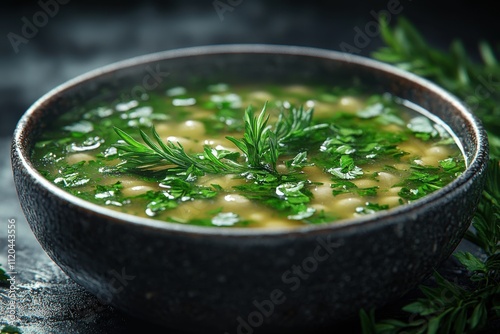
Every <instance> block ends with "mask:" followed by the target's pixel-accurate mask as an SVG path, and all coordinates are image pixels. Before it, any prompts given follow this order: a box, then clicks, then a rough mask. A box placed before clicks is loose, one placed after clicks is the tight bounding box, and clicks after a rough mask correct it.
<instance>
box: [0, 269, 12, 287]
mask: <svg viewBox="0 0 500 334" xmlns="http://www.w3.org/2000/svg"><path fill="white" fill-rule="evenodd" d="M9 278H10V276H9V275H8V274H7V272H6V271H5V269H3V268H2V265H1V264H0V286H9V285H10V282H9V281H8V279H9Z"/></svg>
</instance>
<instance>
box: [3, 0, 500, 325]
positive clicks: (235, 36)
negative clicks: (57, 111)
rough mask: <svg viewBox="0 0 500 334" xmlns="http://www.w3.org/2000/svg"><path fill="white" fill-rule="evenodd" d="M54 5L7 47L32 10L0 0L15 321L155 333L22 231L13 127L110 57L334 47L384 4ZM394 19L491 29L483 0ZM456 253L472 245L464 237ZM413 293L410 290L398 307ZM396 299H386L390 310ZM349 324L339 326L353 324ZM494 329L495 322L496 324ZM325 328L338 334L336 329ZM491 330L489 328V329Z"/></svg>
mask: <svg viewBox="0 0 500 334" xmlns="http://www.w3.org/2000/svg"><path fill="white" fill-rule="evenodd" d="M87 3H88V4H87V5H85V6H84V5H82V4H78V3H76V2H75V3H73V2H70V3H68V4H67V5H63V6H61V8H60V11H59V13H58V14H57V15H55V16H54V18H51V19H50V20H49V21H48V23H47V25H45V26H44V27H42V28H40V29H39V32H38V34H37V35H36V36H35V37H33V38H30V39H29V41H28V43H27V44H22V45H20V46H19V52H18V53H15V52H14V50H13V48H12V45H11V44H10V43H9V40H8V38H6V36H7V34H8V33H9V32H14V33H17V34H20V31H21V27H22V25H23V22H22V21H21V18H22V17H23V16H26V17H28V18H32V17H33V15H34V14H35V13H37V12H38V11H39V10H40V7H39V5H37V4H36V2H35V1H33V2H22V1H21V2H11V1H6V2H4V3H2V5H1V6H2V7H3V8H1V9H0V32H1V36H2V39H1V42H0V43H1V44H0V73H1V78H2V80H0V136H1V138H0V157H1V159H0V186H1V187H0V221H1V223H0V263H3V264H5V263H6V255H7V244H6V242H5V241H6V237H7V227H6V225H7V220H8V219H9V218H14V219H15V220H16V221H17V225H16V226H17V229H16V252H17V253H16V255H17V258H16V268H17V271H18V272H19V276H18V282H17V283H18V287H19V288H20V290H18V293H17V297H18V304H17V306H18V312H17V316H18V323H17V324H18V325H20V327H21V328H22V329H23V331H24V332H25V333H127V332H133V331H134V330H135V331H139V332H140V331H142V332H146V331H150V332H160V331H162V330H161V329H160V328H157V327H154V326H152V325H149V324H145V323H144V322H143V321H141V320H137V319H135V318H132V317H130V316H127V315H124V314H123V313H121V312H119V311H117V310H115V309H113V308H111V307H109V306H106V305H104V304H103V303H101V302H99V300H98V299H97V298H95V297H93V296H91V295H90V294H88V293H87V292H85V291H84V290H83V289H82V288H81V287H80V286H78V285H77V284H76V283H74V282H73V281H72V280H71V279H69V278H68V277H67V276H66V275H65V274H63V273H62V272H61V270H60V269H59V268H58V267H57V266H56V265H55V264H54V263H53V262H52V261H51V260H50V259H49V258H48V257H47V256H46V255H45V253H44V252H43V251H42V250H41V248H40V246H39V244H38V243H37V241H36V239H35V238H34V236H33V234H32V232H31V230H30V229H29V227H28V225H27V223H26V220H25V218H24V215H23V213H22V212H21V209H20V207H19V201H18V198H17V194H16V193H15V188H14V185H13V181H12V174H11V169H10V159H9V147H10V137H11V134H12V131H13V129H14V126H15V124H16V122H17V120H18V119H19V117H20V116H21V114H22V113H23V112H24V110H26V108H27V107H28V106H29V105H30V104H31V103H33V102H34V101H35V100H36V99H37V98H38V97H40V96H41V95H42V94H44V93H45V92H47V91H48V90H50V89H51V88H53V87H55V86H56V85H58V84H60V83H62V82H64V81H66V80H68V79H70V78H72V77H74V76H76V75H78V74H81V73H83V72H86V71H88V70H91V69H94V68H96V67H99V66H102V65H105V64H108V63H110V62H113V61H117V60H121V59H125V58H128V57H130V56H136V55H141V54H145V53H149V52H155V51H161V50H167V49H173V48H178V47H184V46H194V45H206V44H220V43H249V42H258V43H276V44H297V45H309V46H318V47H323V48H327V49H334V50H339V49H340V44H341V43H342V42H343V41H346V42H347V43H350V44H353V40H354V38H355V34H356V33H355V31H354V28H355V27H361V28H363V27H364V26H365V25H366V23H367V22H369V21H371V20H372V17H371V15H370V11H371V10H375V11H378V10H380V9H384V8H386V7H387V2H386V1H376V2H369V3H365V4H352V3H351V2H347V1H343V2H337V3H336V4H335V6H333V5H328V4H327V2H326V1H324V2H321V1H308V2H307V3H301V4H297V5H290V4H289V3H288V2H285V1H276V2H274V1H273V3H272V5H271V4H266V3H265V2H264V1H243V2H242V3H241V5H239V6H237V7H236V8H235V9H234V10H233V11H232V12H226V13H225V14H224V20H223V21H221V20H220V19H219V16H218V15H217V13H216V12H215V10H214V8H213V7H212V5H211V3H210V1H208V2H196V1H195V2H189V4H186V3H188V2H187V1H186V2H184V3H183V2H180V1H178V2H172V1H170V2H168V1H166V2H163V3H162V4H161V5H159V4H157V3H154V2H138V1H137V2H133V1H129V2H127V1H123V2H120V3H119V4H118V3H117V4H109V3H103V2H102V1H101V2H97V1H93V2H92V1H91V2H87ZM401 4H402V5H403V7H404V10H403V11H402V12H401V14H400V15H404V16H406V17H409V18H410V19H411V20H412V21H414V22H415V23H416V24H417V26H418V27H419V29H420V30H421V31H422V32H423V33H424V34H425V36H426V37H428V38H429V39H430V40H431V41H432V42H433V43H434V45H441V46H443V47H445V46H447V45H448V44H449V42H450V41H451V40H452V39H453V38H454V37H460V38H462V39H464V40H465V42H466V46H467V47H468V48H469V49H470V50H474V48H475V45H476V43H477V41H478V40H479V39H481V38H486V39H488V40H490V41H491V42H494V43H497V44H498V39H497V38H498V33H499V28H498V24H497V23H496V22H497V18H496V17H495V11H493V10H492V9H491V8H489V7H490V6H491V5H490V2H489V1H475V2H474V4H471V3H470V2H465V1H464V2H461V1H458V2H457V1H453V2H452V1H444V2H440V5H439V7H437V5H436V2H430V1H401ZM379 44H380V42H379V40H378V38H376V37H374V38H373V39H371V40H370V42H369V43H368V45H367V46H366V47H365V48H362V49H361V54H364V55H368V54H369V52H370V51H371V50H373V49H374V48H375V47H376V46H377V45H379ZM459 247H460V248H461V249H472V250H474V249H473V248H471V246H470V244H468V243H467V242H464V243H462V244H461V246H459ZM439 270H440V271H441V272H442V273H444V274H445V276H447V277H448V278H450V279H452V280H458V281H461V280H463V279H464V277H465V273H464V272H463V271H461V270H460V268H459V267H458V266H457V264H456V261H455V260H454V259H453V258H450V259H449V260H447V261H445V262H444V263H443V265H442V266H440V268H439ZM416 294H418V292H417V291H412V292H411V293H410V294H409V295H408V296H407V297H406V298H404V299H402V300H401V303H404V302H405V301H407V300H410V299H411V297H413V296H415V295H416ZM7 300H8V299H7V297H6V290H5V289H1V288H0V302H1V303H2V304H1V306H0V322H5V321H6V317H5V307H6V302H7ZM399 304H400V303H399V302H398V303H394V304H391V305H389V307H388V308H386V309H385V313H386V314H389V315H391V314H394V313H393V312H394V310H395V309H397V307H398V305H399ZM356 325H357V321H356V320H354V321H353V322H349V323H347V324H346V327H349V328H350V327H352V326H354V328H356V327H355V326H356ZM496 325H498V324H496ZM329 332H331V333H337V332H341V330H339V328H338V327H336V328H332V330H331V331H329ZM490 332H491V333H495V329H494V328H491V331H490Z"/></svg>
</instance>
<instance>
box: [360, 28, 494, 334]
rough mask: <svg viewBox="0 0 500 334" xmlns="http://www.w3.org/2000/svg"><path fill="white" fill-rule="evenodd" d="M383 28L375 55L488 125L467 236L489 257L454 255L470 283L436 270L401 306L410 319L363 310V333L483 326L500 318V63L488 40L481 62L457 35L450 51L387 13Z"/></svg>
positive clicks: (459, 329) (457, 330)
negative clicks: (480, 186) (483, 175)
mask: <svg viewBox="0 0 500 334" xmlns="http://www.w3.org/2000/svg"><path fill="white" fill-rule="evenodd" d="M381 33H382V37H383V40H384V42H385V43H386V47H383V48H381V49H380V50H378V51H377V52H375V53H374V54H373V56H374V57H375V58H377V59H379V60H382V61H386V62H389V63H392V64H394V65H396V66H398V67H401V68H403V69H405V70H408V71H411V72H414V73H416V74H418V75H421V76H424V77H427V78H428V79H430V80H432V81H434V82H436V83H437V84H439V85H441V86H442V87H444V88H445V89H447V90H449V91H450V92H452V93H454V94H455V95H456V96H458V97H459V98H461V99H462V100H463V101H464V102H465V103H467V104H468V105H469V107H470V108H471V109H472V111H473V112H474V113H475V114H476V115H477V116H478V117H479V118H480V119H481V120H482V121H483V124H484V126H485V128H486V129H487V131H488V137H489V140H490V158H491V160H490V164H489V167H488V171H487V181H486V187H485V189H484V192H483V194H482V199H481V202H480V204H479V207H478V210H477V213H476V215H475V217H474V219H473V222H472V226H473V228H474V230H473V231H468V232H467V234H466V236H465V237H466V238H467V239H468V240H470V241H471V242H473V243H475V244H476V245H477V246H479V247H480V248H481V249H482V251H483V252H484V256H481V257H478V256H475V255H474V254H471V253H469V252H457V253H455V254H454V256H455V257H456V258H457V259H458V260H459V261H460V263H461V264H462V265H463V266H464V267H465V268H466V269H467V270H468V271H469V280H470V282H469V284H467V287H463V286H461V285H459V284H456V283H453V282H450V281H447V280H446V279H444V278H443V277H442V276H441V275H439V274H438V273H435V275H434V279H435V282H436V286H434V287H428V286H421V287H420V290H421V291H422V293H423V295H424V297H422V298H419V299H418V300H416V301H415V302H413V303H410V304H408V305H406V306H404V307H403V311H406V312H408V313H409V315H408V317H407V318H404V319H401V318H400V319H384V320H376V317H375V310H371V311H370V312H366V311H365V310H361V311H360V320H361V327H362V330H363V333H364V334H375V333H377V334H393V333H428V334H432V333H472V332H477V331H478V330H480V329H482V328H485V327H486V326H487V324H488V322H490V321H500V167H499V160H498V159H499V158H500V137H499V135H500V65H499V64H498V62H497V60H496V58H495V56H494V53H493V51H492V48H491V47H490V46H489V45H488V44H487V43H485V42H481V43H480V44H479V53H480V55H481V58H482V61H483V63H482V64H479V63H476V62H474V61H473V60H472V59H471V57H469V56H468V55H467V54H466V52H465V49H464V47H463V45H462V43H461V42H459V41H455V42H453V44H452V45H451V48H450V50H449V52H443V51H440V50H437V49H434V48H432V47H430V46H429V45H428V44H427V43H426V42H425V40H424V39H423V38H422V36H421V35H420V34H419V33H418V32H417V30H416V29H415V28H414V27H413V26H412V25H411V24H410V23H409V22H408V21H407V20H405V19H400V20H399V22H398V24H397V25H396V26H395V27H393V28H390V27H389V26H388V24H387V23H386V21H385V20H383V19H382V20H381Z"/></svg>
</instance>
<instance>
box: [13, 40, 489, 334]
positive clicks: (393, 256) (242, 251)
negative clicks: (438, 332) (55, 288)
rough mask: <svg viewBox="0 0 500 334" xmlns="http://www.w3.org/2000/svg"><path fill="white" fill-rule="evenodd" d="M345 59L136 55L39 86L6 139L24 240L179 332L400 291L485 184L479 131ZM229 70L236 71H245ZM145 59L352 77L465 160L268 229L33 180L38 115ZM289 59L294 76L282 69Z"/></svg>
mask: <svg viewBox="0 0 500 334" xmlns="http://www.w3.org/2000/svg"><path fill="white" fill-rule="evenodd" d="M243 51H245V52H243ZM349 57H351V56H349ZM349 57H347V58H345V59H344V58H343V55H341V54H337V53H334V52H325V51H321V50H311V49H300V48H285V47H283V48H280V47H265V46H259V47H254V48H251V47H249V46H247V47H239V49H238V48H234V49H231V48H226V49H224V48H222V47H220V48H204V49H203V48H202V49H196V50H194V51H192V50H191V51H185V52H184V53H182V52H181V54H175V53H166V54H162V55H154V56H150V57H149V58H141V59H140V60H136V61H132V62H131V63H129V64H126V66H125V65H123V64H122V65H119V66H117V67H115V68H112V69H109V70H104V71H102V73H94V74H92V75H90V76H88V77H86V78H83V79H80V80H79V81H78V80H77V81H76V82H74V83H71V84H69V85H67V86H65V87H63V88H62V89H61V90H60V91H57V92H55V93H54V92H53V93H51V94H49V95H48V96H46V97H45V98H44V99H43V100H42V101H40V102H39V103H38V104H36V105H35V106H34V107H32V109H31V110H30V111H29V112H28V114H27V116H25V117H24V118H23V119H22V120H21V121H20V123H19V125H18V129H17V130H16V134H15V137H14V141H13V145H12V166H13V172H14V179H15V184H16V187H17V191H18V194H19V199H20V202H21V206H22V208H23V210H24V212H25V215H26V218H27V220H28V222H29V224H30V226H31V228H32V230H33V232H34V234H35V236H36V237H37V239H38V240H39V242H40V244H41V245H42V247H43V248H44V249H45V251H46V252H47V254H48V255H49V256H50V257H51V258H52V259H53V260H54V261H55V262H56V263H57V264H58V265H59V266H60V267H61V268H62V269H63V271H64V272H66V273H67V274H68V275H69V276H70V277H71V278H72V279H74V280H75V281H76V282H77V283H79V284H81V285H82V286H84V287H85V288H86V289H87V290H88V291H90V292H91V293H93V294H95V295H96V296H97V297H98V298H100V299H101V300H102V301H104V302H107V303H110V304H112V305H114V306H116V307H117V308H119V309H121V310H124V311H126V312H128V313H130V314H133V315H136V316H138V317H141V318H143V319H147V320H150V321H153V322H156V323H162V324H165V325H166V326H168V327H172V328H179V329H183V330H188V331H192V332H199V331H201V330H203V331H205V332H209V331H219V332H227V333H232V332H238V333H251V332H252V331H253V330H255V329H256V328H259V331H261V332H266V331H267V332H278V331H294V330H305V329H319V328H324V327H328V326H331V325H333V324H335V323H337V322H339V321H342V320H345V319H346V318H347V317H350V316H355V315H356V314H357V312H358V310H359V309H360V308H369V307H372V306H379V305H382V304H384V303H385V302H388V301H390V300H392V299H394V298H397V297H400V296H401V295H402V294H404V293H405V292H406V291H408V290H409V289H411V288H413V287H414V286H415V285H417V284H418V283H419V282H420V281H421V280H422V279H424V278H425V277H426V276H427V275H429V274H430V273H431V272H432V269H433V268H434V267H435V266H436V265H438V264H439V263H440V262H441V261H443V260H444V259H446V258H447V257H448V256H449V255H450V254H451V252H452V251H453V249H454V248H455V247H456V245H457V244H458V242H459V241H460V239H461V237H462V236H463V234H464V232H465V231H466V229H467V228H468V226H469V223H470V221H471V219H472V217H473V214H474V211H475V208H476V206H477V203H478V200H479V198H480V194H481V191H482V188H483V184H484V178H485V173H484V172H485V168H486V163H487V142H486V136H485V134H484V131H483V130H482V128H481V127H480V125H479V124H478V122H477V120H475V118H474V117H472V116H470V115H469V114H468V112H467V110H466V109H465V107H464V106H462V105H461V104H460V103H459V102H458V101H456V100H455V99H454V98H453V97H451V96H449V95H447V94H446V93H445V92H442V91H440V90H439V89H437V88H436V87H434V86H432V85H430V84H428V83H427V82H425V81H418V80H416V79H415V77H413V76H411V75H409V74H408V75H407V74H404V73H402V72H399V71H396V70H392V69H391V68H390V67H387V66H385V65H377V63H375V62H365V61H364V60H362V59H361V60H360V59H358V58H353V59H352V58H349ZM237 64H239V66H240V67H241V66H242V64H243V65H244V67H246V69H245V70H244V73H242V72H241V69H240V70H236V65H237ZM145 66H149V67H150V68H156V67H157V66H159V67H161V68H165V69H166V70H165V71H166V72H165V73H169V76H171V77H172V78H173V80H174V82H177V81H185V80H186V78H189V77H193V76H194V75H195V74H197V75H201V77H203V78H208V79H209V80H214V79H216V78H218V77H219V76H220V73H219V71H220V70H221V67H222V68H225V69H226V72H227V74H228V75H229V80H230V81H231V80H233V78H231V77H230V76H231V75H233V76H234V77H235V78H234V80H237V79H238V80H241V76H242V75H244V74H248V77H249V78H250V79H251V80H257V81H258V80H262V79H259V78H257V77H252V76H251V73H254V72H253V71H254V70H255V69H256V68H260V69H261V72H260V73H261V74H262V73H265V74H266V76H268V77H273V75H274V77H276V78H279V80H280V81H286V80H294V81H296V80H299V79H300V80H305V81H307V80H309V81H311V80H313V79H314V78H315V77H318V76H319V73H321V74H322V75H321V80H325V77H329V78H331V77H332V76H335V75H337V76H339V77H347V78H349V79H352V78H356V80H359V79H362V80H365V81H366V82H368V83H370V84H376V85H377V87H379V88H377V89H380V90H385V91H390V92H393V93H395V94H396V95H398V96H402V97H404V98H407V99H409V100H411V101H413V102H414V103H417V104H419V105H422V106H424V107H425V108H427V109H429V110H431V111H433V110H439V112H440V113H441V114H439V115H438V116H439V117H440V118H442V119H443V120H445V121H446V122H447V123H448V124H449V125H450V127H451V128H452V129H453V130H454V131H455V133H456V134H457V137H458V138H459V139H460V140H461V142H462V144H463V146H464V150H465V152H466V156H467V160H468V162H469V167H468V170H467V172H466V173H465V175H463V176H462V177H461V179H460V178H459V180H457V181H456V182H454V183H452V184H451V185H450V186H447V187H446V189H442V191H440V192H439V193H438V194H437V195H436V196H429V197H428V198H427V199H423V200H421V201H417V202H418V203H417V202H416V203H415V205H410V206H407V207H405V208H401V209H400V210H394V211H393V212H387V213H383V214H380V215H375V216H373V217H372V218H367V219H360V220H359V221H355V222H354V221H353V222H351V223H350V222H346V223H342V224H337V225H336V224H329V225H325V226H321V227H317V226H313V227H311V228H304V229H296V230H289V231H281V232H258V231H257V232H256V231H236V232H231V231H229V232H228V230H224V231H221V230H215V229H204V228H191V227H184V226H180V225H176V224H167V223H165V224H164V225H165V226H164V225H162V224H163V223H161V224H157V223H152V222H146V223H145V222H144V221H146V220H145V219H138V218H134V217H131V216H126V215H113V214H112V212H111V211H109V210H100V209H99V210H98V209H95V208H94V206H93V205H90V204H88V205H87V204H82V201H81V200H78V199H75V198H73V197H72V196H71V195H69V194H65V193H64V192H63V191H60V190H58V189H56V187H55V186H51V185H49V184H48V182H47V181H46V180H43V178H42V177H41V176H40V175H39V174H37V173H36V172H35V171H34V169H33V166H32V165H31V163H30V161H29V157H30V151H31V148H32V145H33V143H34V141H35V139H36V136H37V135H38V134H39V133H40V132H41V131H42V130H43V128H44V126H45V125H46V124H47V123H48V122H49V121H50V119H51V118H52V117H54V116H55V115H59V114H61V113H63V112H65V111H66V110H68V108H69V107H72V106H74V105H76V104H77V103H79V101H84V100H85V99H87V98H88V97H89V96H92V94H97V93H98V92H102V91H103V86H106V85H107V86H106V87H107V90H105V91H110V92H113V87H123V86H126V87H127V88H126V90H129V89H130V87H134V86H133V84H134V82H136V81H137V82H138V81H140V80H142V78H141V77H140V76H139V75H138V73H143V72H142V71H143V69H144V68H145ZM377 66H378V67H377ZM292 67H293V68H294V69H295V72H294V74H293V75H292V74H286V73H291V72H290V68H292ZM262 71H264V72H262ZM287 75H288V76H289V77H287ZM292 76H293V77H292ZM415 80H416V81H415ZM326 82H329V81H328V80H326ZM130 85H132V86H130ZM436 90H437V92H436ZM219 231H221V232H219Z"/></svg>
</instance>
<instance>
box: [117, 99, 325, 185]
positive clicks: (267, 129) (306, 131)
mask: <svg viewBox="0 0 500 334" xmlns="http://www.w3.org/2000/svg"><path fill="white" fill-rule="evenodd" d="M266 108H267V106H266V104H265V105H264V107H263V108H262V111H261V112H260V114H259V115H258V116H254V113H253V111H252V108H251V107H249V108H247V109H246V111H245V115H244V122H245V132H244V134H243V138H241V139H236V138H234V137H226V138H227V139H228V140H229V141H230V142H232V143H233V144H234V145H235V146H236V147H237V148H238V149H239V150H240V151H241V154H240V153H234V152H231V151H227V150H216V149H213V148H211V147H208V146H206V147H205V148H204V151H203V152H202V153H197V154H188V153H187V152H186V151H185V149H184V147H183V146H182V145H181V144H180V143H173V142H171V141H168V142H167V143H164V142H163V141H162V139H161V138H160V136H159V135H158V133H157V132H156V130H155V128H154V127H153V128H152V134H153V139H152V138H151V137H150V136H148V135H147V134H146V133H145V132H144V131H142V130H140V135H141V138H142V140H143V141H144V143H141V142H139V141H137V140H135V139H134V138H133V137H132V136H131V135H130V134H128V133H127V132H125V131H123V130H121V129H119V128H115V132H116V133H117V134H118V136H119V137H120V138H121V141H120V142H118V143H117V145H116V147H117V148H118V149H120V150H121V153H120V158H121V159H122V160H123V162H122V163H120V164H119V165H118V167H119V168H121V169H126V170H130V171H134V172H144V171H151V170H158V169H160V170H161V169H167V171H168V172H173V173H179V172H185V171H186V170H188V169H189V168H191V169H195V171H196V172H198V173H201V174H202V175H203V174H242V173H245V174H248V173H252V172H256V173H270V174H272V175H275V176H278V174H279V173H278V172H277V170H276V164H277V161H278V157H279V156H280V155H282V154H284V153H287V150H289V143H291V142H292V141H295V142H299V141H301V140H304V139H306V138H308V137H309V136H311V135H313V134H314V133H316V134H317V133H318V132H317V130H320V129H327V128H328V127H329V125H328V124H326V123H322V124H316V125H313V124H312V117H313V110H312V109H311V110H304V109H303V108H302V107H301V108H298V109H295V108H293V109H292V110H291V111H290V113H289V114H287V116H285V115H284V112H281V113H280V115H279V117H278V121H277V122H276V123H275V124H274V127H272V126H271V125H269V124H268V121H269V114H268V113H267V111H266ZM315 131H316V132H315ZM242 155H243V156H244V158H245V163H243V161H242V159H240V158H241V156H242Z"/></svg>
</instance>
